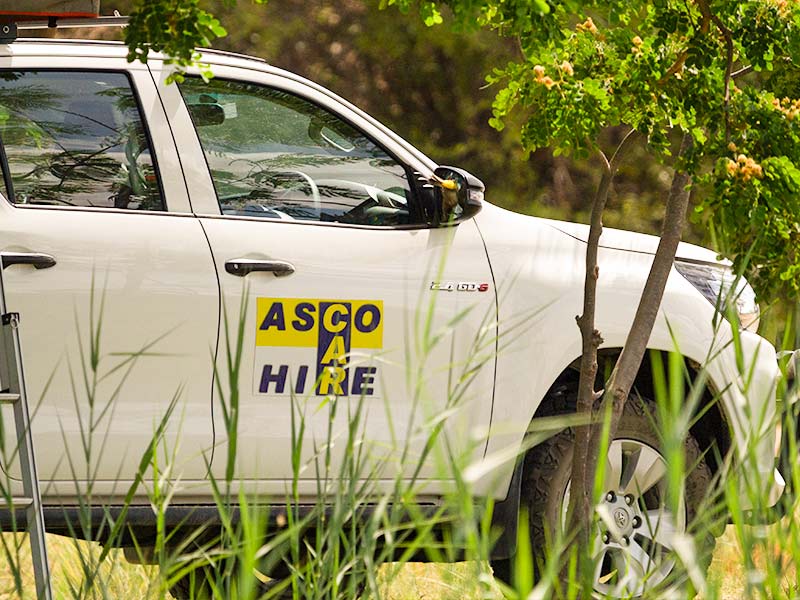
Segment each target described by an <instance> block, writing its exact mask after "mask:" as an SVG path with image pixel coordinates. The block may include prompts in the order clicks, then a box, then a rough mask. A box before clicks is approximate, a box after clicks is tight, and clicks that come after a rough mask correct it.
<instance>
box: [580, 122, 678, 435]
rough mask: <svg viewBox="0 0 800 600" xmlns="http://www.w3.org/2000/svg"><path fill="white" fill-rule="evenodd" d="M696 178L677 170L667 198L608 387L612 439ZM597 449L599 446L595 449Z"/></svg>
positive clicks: (653, 322)
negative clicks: (655, 244) (650, 260)
mask: <svg viewBox="0 0 800 600" xmlns="http://www.w3.org/2000/svg"><path fill="white" fill-rule="evenodd" d="M692 144H693V140H692V136H691V134H689V133H686V134H684V136H683V141H682V143H681V149H680V153H679V154H678V160H680V159H681V158H682V157H684V156H686V154H687V153H688V152H689V151H690V150H691V148H692ZM691 182H692V177H691V175H689V174H688V173H686V172H682V171H677V170H676V171H675V174H674V175H673V177H672V186H671V188H670V191H669V197H668V199H667V206H666V212H665V214H664V221H663V224H662V230H661V239H660V240H659V243H658V249H657V250H656V254H655V257H654V258H653V264H652V266H651V267H650V273H649V275H648V277H647V282H646V283H645V286H644V290H643V291H642V297H641V300H640V301H639V307H638V308H637V310H636V316H635V317H634V319H633V324H632V325H631V330H630V332H629V333H628V338H627V339H626V340H625V346H624V347H623V349H622V354H620V357H619V360H618V361H617V364H616V366H615V367H614V370H613V371H612V372H611V377H610V378H609V380H608V385H606V393H605V397H604V398H603V407H604V408H605V407H606V406H607V405H608V403H611V429H610V433H609V439H614V435H615V432H616V428H617V424H618V423H619V419H620V417H621V416H622V410H623V408H624V406H625V402H626V401H627V399H628V394H629V393H630V390H631V387H632V386H633V382H634V380H635V379H636V375H637V373H638V372H639V368H640V366H641V363H642V359H643V358H644V353H645V351H646V350H647V343H648V341H649V339H650V334H651V333H652V331H653V325H654V324H655V321H656V317H657V316H658V309H659V307H660V306H661V298H662V297H663V295H664V289H665V287H666V285H667V279H668V278H669V274H670V271H671V270H672V263H673V261H674V260H675V253H676V252H677V249H678V243H679V242H680V239H681V232H682V231H683V225H684V222H685V220H686V210H687V208H688V206H689V186H690V185H691ZM592 443H593V444H597V443H599V434H598V436H597V438H596V439H593V440H592ZM593 447H595V446H593Z"/></svg>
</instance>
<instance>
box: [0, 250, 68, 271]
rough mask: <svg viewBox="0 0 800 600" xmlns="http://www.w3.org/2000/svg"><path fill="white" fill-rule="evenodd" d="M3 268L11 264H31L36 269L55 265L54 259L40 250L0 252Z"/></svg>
mask: <svg viewBox="0 0 800 600" xmlns="http://www.w3.org/2000/svg"><path fill="white" fill-rule="evenodd" d="M0 260H2V262H3V268H4V269H7V268H8V267H10V266H12V265H33V266H34V267H36V268H37V269H49V268H50V267H54V266H56V259H55V258H53V257H52V256H50V255H49V254H43V253H42V252H0Z"/></svg>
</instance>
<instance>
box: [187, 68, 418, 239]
mask: <svg viewBox="0 0 800 600" xmlns="http://www.w3.org/2000/svg"><path fill="white" fill-rule="evenodd" d="M180 88H181V92H182V93H183V97H184V99H185V101H186V104H187V106H188V108H189V112H190V114H191V115H192V120H193V121H194V124H195V127H196V128H197V133H198V136H199V137H200V142H201V143H202V145H203V151H204V152H205V155H206V160H207V161H208V166H209V168H210V170H211V176H212V178H213V180H214V186H215V187H216V191H217V197H218V199H219V203H220V208H221V210H222V212H223V213H224V214H230V215H244V216H255V217H263V218H268V219H283V220H297V219H300V220H312V221H326V222H340V223H357V224H363V225H397V224H406V223H409V222H411V220H412V219H411V216H410V213H409V199H410V198H411V192H410V188H409V184H408V179H407V176H406V172H405V169H404V168H403V167H402V166H401V165H400V164H398V163H397V162H396V161H395V160H394V159H393V158H391V157H390V156H389V155H388V154H387V153H386V151H384V150H383V149H382V148H380V147H379V146H378V145H376V144H375V143H374V142H372V141H371V140H370V139H369V138H367V137H366V136H365V135H364V134H362V133H361V132H359V131H357V130H356V129H355V128H353V127H352V126H350V125H349V124H348V123H346V122H344V121H342V120H341V119H340V118H339V117H337V116H335V115H333V114H331V113H329V112H328V111H326V110H323V109H322V108H320V107H318V106H316V105H314V104H312V103H311V102H308V101H306V100H304V99H302V98H299V97H297V96H294V95H292V94H289V93H287V92H283V91H280V90H275V89H272V88H267V87H264V86H260V85H255V84H249V83H244V82H235V81H226V80H222V79H212V80H211V81H210V82H204V81H202V80H201V79H196V78H187V79H186V81H185V82H184V83H182V84H180Z"/></svg>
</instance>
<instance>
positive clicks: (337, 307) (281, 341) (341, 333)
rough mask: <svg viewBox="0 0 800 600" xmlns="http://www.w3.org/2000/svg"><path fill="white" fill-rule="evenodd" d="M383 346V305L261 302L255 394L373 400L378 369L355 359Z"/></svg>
mask: <svg viewBox="0 0 800 600" xmlns="http://www.w3.org/2000/svg"><path fill="white" fill-rule="evenodd" d="M382 348H383V301H381V300H321V299H312V298H258V299H257V300H256V349H255V369H254V382H253V384H254V393H255V394H261V395H269V396H275V395H278V396H281V395H286V396H288V395H290V394H291V393H292V392H294V393H295V394H296V395H298V396H306V395H316V396H328V395H337V396H361V395H364V396H375V394H376V385H375V382H376V379H377V370H378V368H377V366H375V365H371V364H369V362H368V361H363V360H358V361H357V362H358V363H359V364H358V365H357V366H354V365H351V358H353V356H354V355H358V356H359V358H360V357H361V356H364V355H365V354H366V355H367V356H368V353H365V352H364V351H365V350H366V351H369V350H380V349H382Z"/></svg>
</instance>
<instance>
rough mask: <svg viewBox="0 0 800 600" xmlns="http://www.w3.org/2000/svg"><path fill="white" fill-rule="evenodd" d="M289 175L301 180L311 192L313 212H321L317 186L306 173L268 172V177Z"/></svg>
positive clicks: (290, 171) (293, 171) (288, 171)
mask: <svg viewBox="0 0 800 600" xmlns="http://www.w3.org/2000/svg"><path fill="white" fill-rule="evenodd" d="M273 174H274V175H278V176H280V175H290V176H293V177H297V178H299V179H302V181H303V183H305V184H306V185H307V186H308V187H309V189H310V190H311V199H312V200H313V201H314V210H316V211H317V212H320V211H321V210H322V201H321V200H320V195H319V186H317V184H316V183H315V182H314V180H313V179H312V178H311V176H310V175H308V173H304V172H303V171H297V170H285V171H270V175H273Z"/></svg>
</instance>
